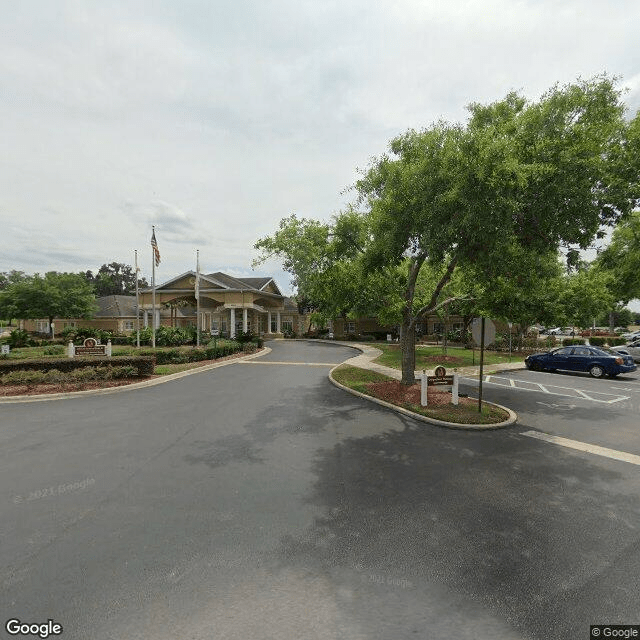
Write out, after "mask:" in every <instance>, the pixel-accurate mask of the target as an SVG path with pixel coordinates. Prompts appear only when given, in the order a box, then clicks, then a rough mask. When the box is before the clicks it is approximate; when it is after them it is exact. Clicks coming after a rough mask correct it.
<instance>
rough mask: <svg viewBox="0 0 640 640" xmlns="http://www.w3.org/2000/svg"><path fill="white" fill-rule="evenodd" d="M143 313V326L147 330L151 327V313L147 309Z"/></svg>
mask: <svg viewBox="0 0 640 640" xmlns="http://www.w3.org/2000/svg"><path fill="white" fill-rule="evenodd" d="M142 313H143V316H142V318H143V322H142V325H143V326H144V328H145V329H146V328H147V327H148V326H149V312H148V311H147V310H146V309H144V310H143V312H142Z"/></svg>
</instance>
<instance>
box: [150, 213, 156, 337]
mask: <svg viewBox="0 0 640 640" xmlns="http://www.w3.org/2000/svg"><path fill="white" fill-rule="evenodd" d="M151 230H152V236H151V237H152V239H153V240H154V241H155V237H156V228H155V227H154V226H152V227H151ZM151 307H152V312H151V347H152V348H153V349H155V348H156V252H155V248H154V247H153V244H152V249H151Z"/></svg>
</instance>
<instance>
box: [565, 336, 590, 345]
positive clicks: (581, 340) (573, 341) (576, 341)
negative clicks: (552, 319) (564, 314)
mask: <svg viewBox="0 0 640 640" xmlns="http://www.w3.org/2000/svg"><path fill="white" fill-rule="evenodd" d="M562 344H563V345H565V346H566V347H570V346H571V345H574V344H586V340H585V339H584V338H565V339H564V340H563V341H562Z"/></svg>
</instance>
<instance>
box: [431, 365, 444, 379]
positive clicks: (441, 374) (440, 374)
mask: <svg viewBox="0 0 640 640" xmlns="http://www.w3.org/2000/svg"><path fill="white" fill-rule="evenodd" d="M434 373H435V375H436V378H444V377H445V376H446V375H447V370H446V369H445V368H444V367H436V370H435V371H434Z"/></svg>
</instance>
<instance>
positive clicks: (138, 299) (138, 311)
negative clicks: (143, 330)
mask: <svg viewBox="0 0 640 640" xmlns="http://www.w3.org/2000/svg"><path fill="white" fill-rule="evenodd" d="M135 256H136V347H138V349H139V348H140V297H139V291H138V271H139V269H138V250H137V249H136V250H135Z"/></svg>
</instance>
